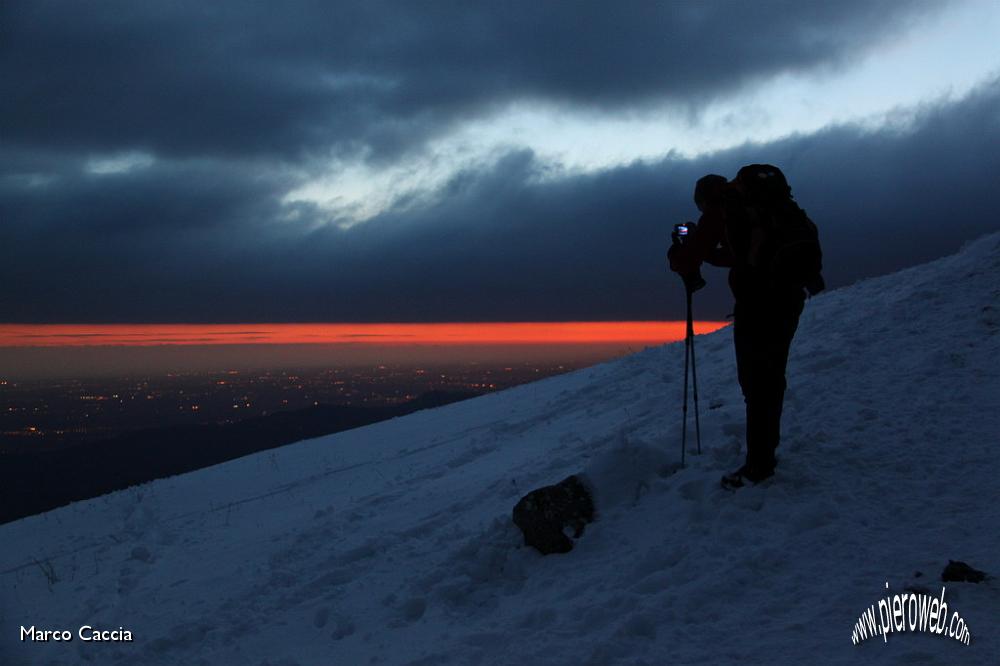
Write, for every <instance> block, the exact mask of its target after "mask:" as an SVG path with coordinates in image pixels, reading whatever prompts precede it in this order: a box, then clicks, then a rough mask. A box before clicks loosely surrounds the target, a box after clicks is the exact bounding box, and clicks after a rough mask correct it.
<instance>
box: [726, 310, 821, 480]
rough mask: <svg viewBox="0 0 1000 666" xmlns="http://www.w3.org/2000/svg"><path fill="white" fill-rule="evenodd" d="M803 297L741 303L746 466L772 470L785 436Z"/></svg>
mask: <svg viewBox="0 0 1000 666" xmlns="http://www.w3.org/2000/svg"><path fill="white" fill-rule="evenodd" d="M803 303H804V298H802V297H800V296H798V295H797V294H796V295H793V296H790V297H787V298H774V297H763V298H752V299H742V300H740V299H737V301H736V308H735V310H734V321H733V341H734V343H735V345H736V369H737V373H738V375H739V380H740V388H741V389H742V390H743V399H744V400H745V401H746V405H747V460H746V462H747V465H748V466H749V467H751V468H754V469H757V470H771V469H773V468H774V450H775V449H776V448H778V441H779V440H780V438H781V406H782V403H783V402H784V399H785V386H786V384H785V365H786V364H787V363H788V349H789V347H790V346H791V344H792V337H794V335H795V329H796V328H798V325H799V315H801V314H802V307H803Z"/></svg>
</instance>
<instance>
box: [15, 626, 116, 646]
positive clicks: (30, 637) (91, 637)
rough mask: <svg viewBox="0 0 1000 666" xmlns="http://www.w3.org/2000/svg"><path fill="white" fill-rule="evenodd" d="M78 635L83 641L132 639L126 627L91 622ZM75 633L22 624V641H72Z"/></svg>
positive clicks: (78, 631) (114, 641) (67, 630)
mask: <svg viewBox="0 0 1000 666" xmlns="http://www.w3.org/2000/svg"><path fill="white" fill-rule="evenodd" d="M76 636H77V637H79V638H80V640H81V641H85V642H88V643H89V642H90V641H97V642H110V643H128V642H131V641H132V632H131V631H129V630H128V629H126V628H125V627H118V628H117V629H96V628H94V627H92V626H90V625H89V624H85V625H83V626H82V627H80V628H79V629H77V631H76ZM73 638H74V634H73V632H72V631H70V630H69V629H35V627H34V625H32V626H30V627H28V628H27V629H26V628H25V627H24V625H21V642H22V643H23V642H25V641H34V642H36V643H48V642H50V641H59V642H62V641H72V640H73Z"/></svg>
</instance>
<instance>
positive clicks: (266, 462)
mask: <svg viewBox="0 0 1000 666" xmlns="http://www.w3.org/2000/svg"><path fill="white" fill-rule="evenodd" d="M998 295H1000V234H993V235H990V236H986V237H984V238H981V239H980V240H978V241H976V242H975V243H972V244H971V245H969V246H967V247H966V248H965V249H964V250H963V251H962V252H960V253H959V254H957V255H955V256H952V257H947V258H944V259H941V260H938V261H935V262H933V263H930V264H927V265H924V266H918V267H915V268H912V269H908V270H905V271H902V272H900V273H897V274H894V275H889V276H886V277H882V278H878V279H872V280H867V281H865V282H862V283H859V284H856V285H854V286H851V287H849V288H845V289H840V290H837V291H834V292H830V293H827V294H824V295H821V296H819V297H817V298H815V299H813V300H812V301H810V302H809V303H808V304H807V306H806V311H805V313H804V315H803V318H802V322H801V325H800V329H799V333H798V335H797V337H796V340H795V342H794V344H793V348H792V355H791V359H790V363H789V392H788V395H787V399H786V409H785V419H784V422H783V430H784V439H783V444H782V447H781V449H780V450H779V455H780V457H781V463H780V465H779V469H778V474H777V476H776V477H775V479H774V480H773V482H771V483H768V484H766V485H764V486H761V487H755V488H747V489H744V490H741V491H739V492H738V493H735V494H732V493H728V492H726V491H723V490H721V489H720V488H719V487H718V479H719V476H720V474H722V473H723V472H724V471H728V470H729V469H731V468H733V467H735V466H736V465H738V464H739V462H740V461H741V453H740V446H741V439H742V434H743V403H742V399H741V396H740V394H739V389H738V387H737V385H736V382H735V368H734V358H733V352H732V342H731V332H730V330H729V329H728V328H727V329H723V330H721V331H719V332H717V333H714V334H711V335H707V336H700V337H699V338H698V340H697V352H698V363H699V365H698V370H699V380H700V382H699V383H700V386H699V388H700V394H701V406H702V439H703V448H704V453H703V454H702V455H700V456H699V455H689V456H688V466H687V467H686V468H685V469H682V470H680V471H677V472H676V473H673V474H671V473H670V471H671V470H672V469H673V467H674V466H675V464H676V462H677V460H678V458H679V450H678V445H679V428H680V421H679V416H680V400H681V389H682V381H681V380H682V368H683V344H674V345H667V346H663V347H659V348H651V349H647V350H645V351H643V352H641V353H638V354H635V355H633V356H629V357H626V358H623V359H620V360H617V361H614V362H610V363H605V364H603V365H600V366H595V367H593V368H588V369H585V370H581V371H578V372H575V373H572V374H569V375H563V376H560V377H554V378H550V379H547V380H544V381H540V382H537V383H533V384H529V385H524V386H521V387H518V388H515V389H511V390H507V391H504V392H502V393H496V394H492V395H488V396H484V397H481V398H477V399H474V400H469V401H466V402H462V403H458V404H455V405H450V406H447V407H443V408H440V409H435V410H430V411H425V412H420V413H417V414H414V415H411V416H407V417H405V418H400V419H396V420H393V421H389V422H384V423H380V424H376V425H373V426H369V427H366V428H361V429H358V430H354V431H349V432H345V433H340V434H337V435H332V436H329V437H324V438H320V439H316V440H311V441H306V442H301V443H299V444H296V445H293V446H288V447H285V448H282V449H278V450H275V451H271V452H265V453H261V454H258V455H254V456H250V457H247V458H243V459H240V460H237V461H233V462H229V463H225V464H222V465H218V466H216V467H212V468H209V469H205V470H202V471H199V472H195V473H191V474H187V475H184V476H180V477H175V478H171V479H166V480H162V481H158V482H154V483H151V484H147V485H144V486H142V487H139V488H133V489H130V490H127V491H122V492H118V493H115V494H113V495H109V496H105V497H102V498H98V499H95V500H90V501H87V502H80V503H77V504H74V505H71V506H69V507H65V508H62V509H59V510H56V511H52V512H50V513H47V514H45V515H42V516H36V517H32V518H27V519H24V520H21V521H18V522H15V523H11V524H8V525H4V526H0V543H2V544H3V548H2V551H0V594H2V597H0V602H2V607H0V614H2V615H0V662H2V663H4V664H50V663H51V664H75V663H95V664H136V663H142V664H254V665H258V664H259V665H272V666H276V665H283V666H293V665H300V664H301V665H305V664H369V663H385V664H443V663H454V664H535V663H546V664H581V663H582V664H666V663H680V664H692V663H697V664H730V663H732V664H736V663H740V664H743V663H747V664H749V663H787V664H813V663H817V664H820V663H823V664H825V663H835V664H839V663H843V664H865V663H892V664H910V663H921V664H996V663H998V662H997V659H998V656H1000V628H998V621H1000V590H998V585H997V581H995V580H994V581H988V582H987V583H985V584H980V585H973V584H971V583H949V584H947V593H946V601H947V602H948V603H949V608H951V609H952V610H956V611H958V612H959V613H960V615H961V616H962V617H963V618H964V619H965V621H966V622H967V623H968V626H969V629H970V631H971V635H972V640H971V644H970V645H968V646H966V645H962V644H959V643H957V642H954V641H952V640H948V639H947V638H943V637H940V636H930V635H924V634H917V633H908V634H904V635H894V636H891V637H890V638H889V641H888V643H884V642H883V641H882V639H881V638H872V639H869V640H868V641H865V642H864V643H862V644H860V645H857V646H855V645H854V644H852V642H851V630H852V628H853V625H854V623H855V621H856V620H857V618H858V616H859V615H860V614H861V613H862V612H863V611H864V610H865V609H866V608H867V607H868V606H869V605H870V604H873V603H876V602H877V600H878V599H879V598H881V597H882V596H884V595H885V594H886V590H885V584H886V583H887V582H888V584H889V587H890V590H889V593H892V592H901V591H902V590H903V588H904V586H907V585H911V584H920V585H925V586H926V587H927V588H928V589H929V590H930V591H932V592H934V593H935V594H937V593H939V592H940V587H941V583H940V582H938V576H939V574H940V571H941V569H942V567H943V566H944V564H946V563H947V561H948V560H949V559H958V560H964V561H966V562H968V563H970V564H972V565H973V566H975V567H977V568H980V569H984V570H986V571H987V572H992V573H994V574H998V573H1000V537H998V534H1000V531H998V527H1000V510H998V508H997V499H998V491H1000V462H998V459H1000V452H998V450H997V446H998V444H1000V442H998V439H1000V438H998V434H1000V334H998V330H1000V305H998V301H1000V299H998ZM580 470H585V471H586V473H587V474H588V475H589V477H590V479H591V481H592V483H593V484H594V486H595V488H596V490H597V494H598V508H599V511H600V516H599V520H598V521H597V522H595V523H594V524H592V525H591V526H589V527H588V529H587V532H586V534H585V535H584V536H583V538H582V539H580V540H579V541H578V542H577V545H576V548H575V549H574V551H573V552H572V553H570V554H567V555H555V556H549V557H541V556H540V555H538V554H537V553H536V552H535V551H533V550H531V549H529V548H525V547H523V546H522V545H521V538H520V533H519V532H518V531H517V529H516V528H515V527H514V526H513V525H512V523H511V520H510V512H511V508H512V507H513V505H514V503H515V502H516V501H517V499H518V498H519V497H520V496H521V495H523V494H524V493H525V492H527V491H529V490H531V489H533V488H536V487H538V486H540V485H545V484H548V483H553V482H556V481H559V480H561V479H562V478H564V477H565V476H567V475H569V474H571V473H575V472H578V471H580ZM917 571H920V572H923V575H922V576H920V577H917V576H916V574H915V572H917ZM81 624H89V625H93V626H96V627H100V628H108V629H116V628H118V627H120V626H123V627H125V628H126V629H128V630H130V631H131V632H132V633H133V635H134V638H135V640H134V642H131V643H103V644H102V643H84V642H81V641H80V640H79V639H76V640H73V641H72V642H69V643H51V642H50V643H34V644H30V643H23V642H20V641H19V640H18V636H19V629H20V626H21V625H24V626H25V627H27V626H31V625H35V626H36V627H37V628H39V629H41V628H47V629H70V630H72V631H74V632H75V631H76V628H77V627H79V626H80V625H81Z"/></svg>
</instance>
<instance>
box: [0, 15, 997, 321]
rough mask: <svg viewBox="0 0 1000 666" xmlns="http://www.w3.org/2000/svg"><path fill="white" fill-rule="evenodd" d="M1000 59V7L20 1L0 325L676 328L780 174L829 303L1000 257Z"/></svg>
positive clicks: (13, 39) (6, 166)
mask: <svg viewBox="0 0 1000 666" xmlns="http://www.w3.org/2000/svg"><path fill="white" fill-rule="evenodd" d="M998 34H1000V3H998V2H996V0H969V1H967V2H952V3H949V2H940V1H936V2H904V1H902V0H894V1H892V2H873V1H872V0H864V1H860V0H859V1H845V0H838V1H837V2H828V3H821V2H797V1H789V2H777V1H774V2H768V1H764V2H752V3H751V2H746V3H742V2H653V1H652V0H643V1H638V2H636V1H632V2H630V1H624V2H622V1H618V2H613V3H612V2H585V1H579V2H577V1H574V2H538V1H537V0H532V1H529V2H516V1H505V2H378V1H371V0H367V1H364V2H354V3H337V2H328V1H326V2H315V3H310V2H282V3H263V2H253V3H251V2H238V3H237V2H211V3H206V2H170V3H160V2H131V1H124V2H94V3H79V2H38V1H34V0H32V1H29V2H18V1H11V0H6V1H5V2H3V3H2V4H0V321H5V322H25V323H27V322H34V323H43V322H90V323H101V322H107V323H110V322H248V321H268V322H295V321H330V322H377V321H550V320H617V319H632V320H637V319H675V318H680V317H683V291H682V288H681V286H680V283H679V281H678V280H677V278H676V277H675V276H673V275H671V274H669V273H668V272H667V271H666V270H665V266H664V254H665V251H666V248H667V244H668V242H669V232H670V229H671V227H672V225H673V224H674V223H675V222H680V221H684V220H685V219H690V218H693V217H694V216H695V215H696V211H695V210H694V207H693V205H692V203H691V190H692V187H693V184H694V181H695V180H696V179H697V178H698V177H699V176H701V175H703V174H705V173H709V172H716V173H721V174H724V175H727V176H732V175H733V174H734V173H735V172H736V170H737V169H738V168H739V167H740V166H741V165H743V164H746V163H750V162H761V161H767V162H772V163H775V164H778V165H779V166H781V167H782V168H783V169H784V170H785V172H786V174H787V176H788V178H789V180H790V182H791V184H792V187H793V190H794V194H795V196H796V199H797V200H798V201H799V203H800V204H801V205H802V206H803V207H804V208H806V210H807V211H808V212H809V214H810V216H811V217H812V218H813V219H814V220H815V221H816V222H817V224H818V225H819V226H820V229H821V233H822V239H823V242H824V247H825V251H826V264H827V270H826V275H827V282H828V284H830V285H831V286H837V285H842V284H847V283H850V282H853V281H854V280H857V279H859V278H862V277H865V276H870V275H877V274H883V273H886V272H890V271H893V270H896V269H898V268H901V267H904V266H908V265H912V264H915V263H918V262H921V261H925V260H927V259H930V258H934V257H937V256H940V255H943V254H946V253H949V252H951V251H954V250H955V249H957V248H958V247H959V246H960V245H961V243H962V242H964V241H965V240H968V239H971V238H974V237H976V236H978V235H981V234H983V233H985V232H987V231H991V230H994V229H997V228H998V227H1000V225H998V215H997V212H996V211H997V206H998V202H997V195H998V192H1000V150H998V149H997V146H1000V48H998V47H997V45H996V35H998ZM706 277H707V278H708V279H709V281H710V282H711V283H712V284H711V287H710V288H709V289H708V290H706V291H705V292H704V293H703V295H702V294H699V300H698V308H699V310H698V312H697V315H698V316H699V317H702V318H721V317H722V316H724V315H725V314H726V313H727V312H728V311H729V309H730V306H731V303H730V297H729V295H728V293H727V292H726V290H725V286H724V282H725V276H724V274H723V273H721V272H720V271H714V272H713V271H706ZM956 279H960V276H956Z"/></svg>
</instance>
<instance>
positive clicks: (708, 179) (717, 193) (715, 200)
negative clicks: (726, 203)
mask: <svg viewBox="0 0 1000 666" xmlns="http://www.w3.org/2000/svg"><path fill="white" fill-rule="evenodd" d="M728 183H729V181H727V180H726V177H725V176H719V175H716V174H714V173H710V174H708V175H707V176H702V177H701V178H699V179H698V182H697V183H695V186H694V205H695V206H697V207H698V210H700V211H702V212H704V211H705V208H707V207H711V206H717V205H719V204H721V203H722V198H723V191H724V189H725V187H726V185H727V184H728Z"/></svg>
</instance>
